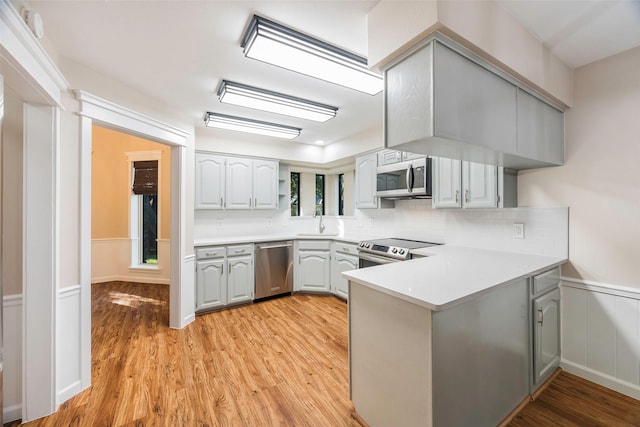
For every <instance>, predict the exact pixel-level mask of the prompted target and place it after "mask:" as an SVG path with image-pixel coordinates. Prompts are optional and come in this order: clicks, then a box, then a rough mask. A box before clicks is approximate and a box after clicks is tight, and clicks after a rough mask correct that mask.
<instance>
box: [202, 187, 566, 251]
mask: <svg viewBox="0 0 640 427" xmlns="http://www.w3.org/2000/svg"><path fill="white" fill-rule="evenodd" d="M318 221H319V219H318V218H312V217H302V218H300V217H297V218H290V217H289V214H288V212H287V211H286V210H280V211H260V212H257V211H196V213H195V222H194V236H195V238H196V239H206V238H217V237H227V236H241V235H261V234H281V233H286V234H298V233H313V232H316V231H317V227H318ZM323 222H324V225H325V226H326V229H325V234H333V233H340V234H342V235H345V234H346V235H350V236H355V237H359V238H362V239H367V238H373V237H400V238H407V239H415V240H425V241H433V242H438V243H445V244H450V245H458V246H468V247H475V248H483V249H494V250H502V251H509V252H520V253H528V254H534V255H547V256H556V257H563V258H568V256H569V208H566V207H553V208H531V207H525V208H507V209H433V208H432V207H431V200H419V199H418V200H399V201H396V205H395V208H394V209H366V210H364V209H363V210H358V209H356V214H355V216H353V217H332V216H325V217H324V218H323ZM514 223H521V224H524V239H516V238H514V232H513V224H514Z"/></svg>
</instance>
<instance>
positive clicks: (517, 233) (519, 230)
mask: <svg viewBox="0 0 640 427" xmlns="http://www.w3.org/2000/svg"><path fill="white" fill-rule="evenodd" d="M513 238H514V239H524V224H522V223H520V222H514V223H513Z"/></svg>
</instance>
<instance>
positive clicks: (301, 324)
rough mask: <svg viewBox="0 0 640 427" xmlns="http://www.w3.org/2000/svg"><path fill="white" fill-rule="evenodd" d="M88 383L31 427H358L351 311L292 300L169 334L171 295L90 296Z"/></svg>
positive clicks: (135, 289)
mask: <svg viewBox="0 0 640 427" xmlns="http://www.w3.org/2000/svg"><path fill="white" fill-rule="evenodd" d="M92 294H93V295H92V300H93V301H92V302H93V318H92V383H93V386H92V387H91V388H89V389H87V390H86V391H84V392H82V393H81V394H79V395H78V396H75V397H73V398H71V399H70V400H69V401H67V402H66V403H65V404H63V405H62V407H61V408H60V409H59V410H58V412H57V413H55V414H53V415H51V416H49V417H46V418H43V419H40V420H37V421H34V422H31V423H27V424H24V425H28V426H43V427H44V426H147V425H154V426H155V425H159V426H162V425H166V426H272V425H273V426H276V425H277V426H356V425H358V424H357V423H356V422H355V420H353V419H352V418H351V411H352V410H353V405H352V404H351V402H350V401H349V389H348V382H349V381H348V367H347V366H348V363H347V315H346V313H347V306H346V304H345V303H344V302H342V301H340V300H338V299H336V298H335V297H320V296H307V295H294V296H292V297H288V298H279V299H272V300H268V301H264V302H261V303H257V304H252V305H248V306H243V307H237V308H234V309H231V310H224V311H219V312H214V313H209V314H205V315H202V316H198V317H197V318H196V320H195V322H193V323H192V324H190V325H189V326H187V327H186V328H185V329H183V330H174V329H169V328H168V326H167V325H168V323H169V314H168V303H167V302H168V299H169V295H168V287H167V286H163V285H144V284H132V283H123V282H112V283H107V284H100V285H94V286H93V287H92ZM16 425H17V424H16Z"/></svg>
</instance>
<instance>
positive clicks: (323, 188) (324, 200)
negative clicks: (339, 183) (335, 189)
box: [313, 173, 327, 215]
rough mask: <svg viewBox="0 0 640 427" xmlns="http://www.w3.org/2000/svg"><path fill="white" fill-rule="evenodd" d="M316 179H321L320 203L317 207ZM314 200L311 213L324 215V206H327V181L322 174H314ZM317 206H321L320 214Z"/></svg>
mask: <svg viewBox="0 0 640 427" xmlns="http://www.w3.org/2000/svg"><path fill="white" fill-rule="evenodd" d="M318 178H321V179H322V186H321V189H320V191H321V200H322V201H321V202H320V205H318V203H317V202H318ZM315 184H316V185H315V199H314V208H313V211H314V212H315V214H316V215H326V205H327V197H326V196H327V191H326V186H327V185H326V184H327V180H326V177H325V175H324V174H319V173H317V174H316V179H315ZM318 206H321V207H322V209H321V212H318Z"/></svg>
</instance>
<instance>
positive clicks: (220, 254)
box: [196, 246, 226, 259]
mask: <svg viewBox="0 0 640 427" xmlns="http://www.w3.org/2000/svg"><path fill="white" fill-rule="evenodd" d="M225 254H226V252H225V247H224V246H213V247H208V248H198V249H196V259H209V258H224V256H225Z"/></svg>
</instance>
